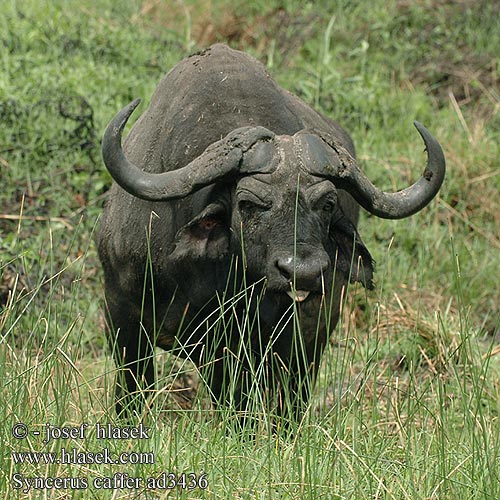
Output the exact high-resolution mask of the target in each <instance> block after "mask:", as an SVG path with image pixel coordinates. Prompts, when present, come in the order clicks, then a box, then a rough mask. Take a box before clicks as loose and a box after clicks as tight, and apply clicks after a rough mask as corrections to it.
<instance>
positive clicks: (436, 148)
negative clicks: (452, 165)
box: [413, 121, 446, 178]
mask: <svg viewBox="0 0 500 500" xmlns="http://www.w3.org/2000/svg"><path fill="white" fill-rule="evenodd" d="M413 125H415V128H416V129H417V130H418V133H419V134H420V137H422V139H423V141H424V143H425V149H426V151H427V154H428V156H429V159H431V157H432V161H431V163H432V165H428V167H430V168H433V169H438V170H439V171H440V176H441V177H443V178H444V172H445V169H446V160H445V157H444V153H443V148H442V147H441V144H439V141H438V140H437V139H436V138H435V137H434V136H433V135H432V134H431V133H430V132H429V130H428V129H427V128H426V127H424V126H423V125H422V124H421V123H420V122H417V121H414V122H413Z"/></svg>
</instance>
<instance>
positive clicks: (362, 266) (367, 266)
mask: <svg viewBox="0 0 500 500" xmlns="http://www.w3.org/2000/svg"><path fill="white" fill-rule="evenodd" d="M330 237H331V238H332V239H333V243H334V245H335V246H336V248H337V249H338V256H337V268H338V269H339V270H340V271H341V272H342V273H343V274H344V275H345V276H348V277H349V280H350V282H351V283H354V282H355V281H359V282H361V283H362V284H363V286H364V287H365V288H367V289H369V290H372V289H373V288H374V285H373V268H374V261H373V259H372V256H371V255H370V252H369V251H368V249H367V248H366V247H365V245H364V244H363V242H362V241H361V237H360V236H359V234H358V231H357V230H356V227H355V226H354V225H353V224H352V222H351V221H350V220H349V219H348V218H347V217H345V216H343V217H342V218H341V219H340V220H339V221H337V222H336V223H335V224H334V225H333V226H332V227H331V228H330Z"/></svg>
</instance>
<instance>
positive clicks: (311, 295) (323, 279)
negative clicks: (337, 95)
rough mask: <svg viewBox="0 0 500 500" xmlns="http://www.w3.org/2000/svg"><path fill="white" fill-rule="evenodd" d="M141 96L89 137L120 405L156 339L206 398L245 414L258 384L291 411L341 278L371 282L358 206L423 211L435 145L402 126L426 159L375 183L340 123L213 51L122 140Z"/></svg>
mask: <svg viewBox="0 0 500 500" xmlns="http://www.w3.org/2000/svg"><path fill="white" fill-rule="evenodd" d="M138 103H139V101H138V100H136V101H134V102H132V103H130V104H129V105H128V106H126V107H125V108H123V109H122V110H121V111H120V112H119V113H118V114H117V115H116V116H115V117H114V118H113V120H112V121H111V123H110V124H109V126H108V128H107V130H106V132H105V134H104V138H103V142H102V152H103V158H104V163H105V164H106V167H107V169H108V170H109V172H110V174H111V176H112V177H113V179H114V181H115V182H114V183H113V186H112V187H111V190H110V192H109V197H108V200H107V203H106V206H105V209H104V213H103V216H102V218H101V222H100V227H99V229H98V232H97V245H98V250H99V257H100V260H101V263H102V266H103V269H104V278H105V296H106V307H107V310H108V328H107V329H108V338H109V342H110V345H111V348H112V350H113V352H114V356H115V360H116V362H117V365H118V366H119V367H120V368H121V369H120V371H119V377H118V380H117V395H116V406H117V411H118V413H119V414H121V413H122V412H123V411H124V409H125V408H126V407H128V408H129V409H131V408H135V410H140V408H141V405H142V403H143V400H144V395H145V394H147V393H148V391H149V390H151V389H152V386H153V384H154V378H155V377H154V365H153V362H152V356H153V350H154V346H160V347H162V348H163V349H167V350H171V351H173V352H174V353H176V354H177V355H179V356H182V357H185V358H190V359H191V360H192V361H193V362H194V363H195V364H196V365H197V366H198V367H199V369H200V373H201V375H202V377H203V378H204V379H205V380H206V382H207V385H208V388H209V391H210V393H211V395H212V397H213V399H214V401H215V402H218V403H225V404H228V403H229V404H232V405H234V407H235V408H237V409H240V410H244V409H245V404H246V402H247V401H248V399H247V396H248V394H249V392H250V391H252V389H253V387H254V385H255V384H257V385H259V384H260V386H261V387H265V388H266V390H267V392H266V393H267V394H271V395H272V398H271V400H272V401H273V402H274V404H275V405H276V406H277V409H278V411H281V412H282V413H285V414H288V415H292V416H298V415H300V414H301V411H302V408H303V404H304V403H305V402H306V401H307V399H308V396H309V392H310V389H311V384H312V381H313V380H314V378H315V374H316V372H317V369H318V365H319V362H320V356H321V353H322V351H323V349H324V347H325V344H326V343H327V341H328V337H329V335H330V333H331V331H332V330H333V328H334V327H335V325H336V323H337V320H338V317H339V310H340V303H341V299H342V297H343V296H344V293H345V288H346V287H347V284H348V283H349V282H355V281H359V282H361V283H362V284H363V285H364V286H365V287H367V288H372V287H373V284H372V273H373V263H372V258H371V256H370V254H369V252H368V250H367V249H366V247H365V246H364V244H363V243H362V241H361V238H360V237H359V234H358V232H357V230H356V226H357V222H358V213H359V205H361V206H362V207H363V208H365V209H366V210H367V211H368V212H370V213H372V214H374V215H376V216H378V217H383V218H390V219H398V218H403V217H408V216H410V215H412V214H414V213H415V212H418V211H419V210H421V209H422V208H423V207H425V206H426V205H427V204H428V203H429V202H430V201H431V200H432V198H434V196H435V195H436V193H437V192H438V190H439V188H440V186H441V183H442V181H443V178H444V174H445V159H444V155H443V152H442V149H441V147H440V145H439V143H438V142H437V141H436V140H435V139H434V138H433V137H432V136H431V134H430V133H429V132H428V130H427V129H426V128H424V127H423V126H422V125H420V124H418V123H415V126H416V128H417V130H418V132H419V133H420V135H421V136H422V139H423V141H424V142H425V146H426V149H427V154H428V162H427V168H426V169H425V171H424V173H423V175H422V177H421V178H420V179H419V180H418V181H417V182H416V183H415V184H413V185H412V186H410V187H408V188H406V189H404V190H402V191H399V192H396V193H386V192H382V191H380V190H379V189H377V188H376V187H375V186H374V185H373V184H372V183H371V182H370V181H369V180H368V179H367V177H366V176H365V175H364V174H363V172H362V171H361V170H360V168H359V166H358V163H357V161H356V157H355V151H354V145H353V143H352V140H351V138H350V137H349V135H348V134H347V133H346V132H345V131H344V129H343V128H341V126H340V125H338V124H337V123H335V122H334V121H332V120H330V119H329V118H327V117H325V116H322V115H321V114H319V113H318V112H316V111H315V110H313V109H312V108H311V107H309V106H308V105H307V104H305V103H304V102H303V101H301V100H300V99H299V98H298V97H296V96H294V95H293V94H291V93H289V92H287V91H285V90H283V89H282V88H280V87H279V86H278V85H277V84H276V83H275V82H274V81H273V80H272V78H271V77H270V76H269V74H268V73H267V72H266V69H265V68H264V66H263V65H262V64H260V63H259V62H257V61H256V60H255V59H253V58H252V57H250V56H248V55H246V54H244V53H242V52H239V51H236V50H232V49H230V48H228V47H226V46H224V45H214V46H212V47H210V48H208V49H206V50H204V51H202V52H200V53H198V54H195V55H192V56H191V57H188V58H187V59H185V60H183V61H182V62H180V63H179V64H178V65H176V66H175V67H174V68H173V69H172V70H171V71H170V72H169V73H168V74H167V75H166V76H165V77H164V78H163V79H162V81H161V82H160V84H159V85H158V87H157V89H156V91H155V93H154V95H153V98H152V100H151V103H150V105H149V107H148V108H147V110H146V111H145V112H144V113H143V114H142V116H141V117H140V118H139V119H138V121H137V123H135V125H134V127H133V128H132V130H131V131H130V133H129V135H128V137H127V139H126V141H125V142H124V146H123V149H122V146H121V136H122V131H123V129H124V127H125V124H126V123H127V120H128V119H129V117H130V115H131V114H132V112H133V111H134V109H135V108H136V107H137V105H138ZM130 403H133V405H130Z"/></svg>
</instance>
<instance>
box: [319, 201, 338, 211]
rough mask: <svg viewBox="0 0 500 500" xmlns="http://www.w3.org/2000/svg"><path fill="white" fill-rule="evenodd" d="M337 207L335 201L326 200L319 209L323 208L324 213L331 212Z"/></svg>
mask: <svg viewBox="0 0 500 500" xmlns="http://www.w3.org/2000/svg"><path fill="white" fill-rule="evenodd" d="M336 208H337V204H336V203H335V201H333V200H326V201H325V202H324V203H323V206H322V207H321V210H323V212H325V213H326V214H331V213H333V212H334V211H335V209H336Z"/></svg>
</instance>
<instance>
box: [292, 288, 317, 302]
mask: <svg viewBox="0 0 500 500" xmlns="http://www.w3.org/2000/svg"><path fill="white" fill-rule="evenodd" d="M310 293H311V292H309V291H307V290H288V291H287V292H286V294H287V295H288V296H289V297H290V298H291V299H292V300H293V301H295V302H304V300H306V299H307V297H309V294H310Z"/></svg>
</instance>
